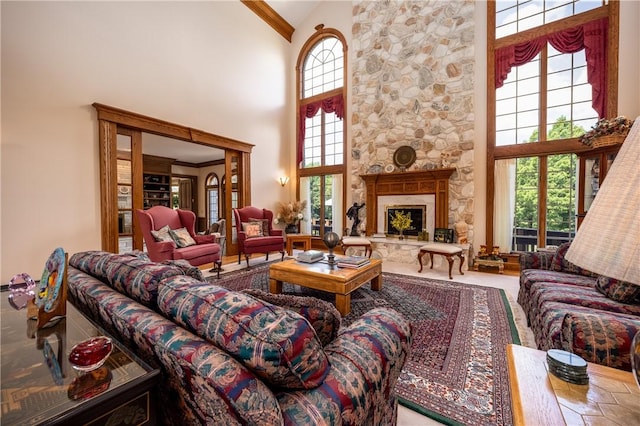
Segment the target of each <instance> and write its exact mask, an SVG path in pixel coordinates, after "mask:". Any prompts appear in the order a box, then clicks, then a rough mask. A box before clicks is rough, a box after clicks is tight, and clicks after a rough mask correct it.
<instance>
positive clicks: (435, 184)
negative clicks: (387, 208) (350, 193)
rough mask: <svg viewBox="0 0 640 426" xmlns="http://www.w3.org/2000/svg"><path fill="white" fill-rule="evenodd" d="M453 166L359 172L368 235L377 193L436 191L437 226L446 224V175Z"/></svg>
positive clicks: (373, 225)
mask: <svg viewBox="0 0 640 426" xmlns="http://www.w3.org/2000/svg"><path fill="white" fill-rule="evenodd" d="M455 170H456V169H455V168H446V169H433V170H420V171H412V172H397V173H380V174H371V175H360V177H361V178H362V180H364V182H365V187H366V194H367V195H366V199H365V202H366V203H367V231H366V232H367V235H371V234H373V233H375V232H376V224H377V223H378V216H377V215H378V197H379V196H382V195H402V194H407V195H415V194H435V198H436V212H435V226H436V228H447V227H448V220H449V217H448V216H449V215H448V213H449V177H450V176H451V175H452V174H453V172H454V171H455Z"/></svg>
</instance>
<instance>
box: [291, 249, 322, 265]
mask: <svg viewBox="0 0 640 426" xmlns="http://www.w3.org/2000/svg"><path fill="white" fill-rule="evenodd" d="M322 259H324V252H322V251H320V250H307V251H305V252H302V253H300V254H299V255H298V256H297V257H296V260H297V261H298V262H304V263H315V262H317V261H319V260H322Z"/></svg>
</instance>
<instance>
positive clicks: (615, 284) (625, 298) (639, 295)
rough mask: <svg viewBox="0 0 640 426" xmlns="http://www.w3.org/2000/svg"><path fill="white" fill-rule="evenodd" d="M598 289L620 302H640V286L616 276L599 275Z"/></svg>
mask: <svg viewBox="0 0 640 426" xmlns="http://www.w3.org/2000/svg"><path fill="white" fill-rule="evenodd" d="M596 289H598V291H599V292H600V293H602V294H604V295H605V296H607V297H608V298H609V299H611V300H615V301H616V302H620V303H627V304H637V303H640V286H637V285H634V284H631V283H629V282H626V281H620V280H616V279H615V278H609V277H605V276H603V275H601V276H599V277H598V281H596Z"/></svg>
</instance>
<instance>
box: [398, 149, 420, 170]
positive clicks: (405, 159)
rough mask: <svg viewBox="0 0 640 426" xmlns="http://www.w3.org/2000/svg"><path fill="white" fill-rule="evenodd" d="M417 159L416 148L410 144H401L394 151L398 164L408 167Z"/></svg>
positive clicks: (401, 166)
mask: <svg viewBox="0 0 640 426" xmlns="http://www.w3.org/2000/svg"><path fill="white" fill-rule="evenodd" d="M415 161H416V150H415V149H413V148H411V147H410V146H409V145H405V146H401V147H400V148H398V149H396V152H394V153H393V162H394V163H396V166H398V167H400V168H402V169H406V168H408V167H410V166H411V165H412V164H413V163H414V162H415Z"/></svg>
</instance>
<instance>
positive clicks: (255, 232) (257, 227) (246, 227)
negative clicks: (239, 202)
mask: <svg viewBox="0 0 640 426" xmlns="http://www.w3.org/2000/svg"><path fill="white" fill-rule="evenodd" d="M242 230H243V231H244V233H245V234H246V236H247V238H256V237H262V236H263V235H264V234H263V233H262V224H261V223H260V222H242Z"/></svg>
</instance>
